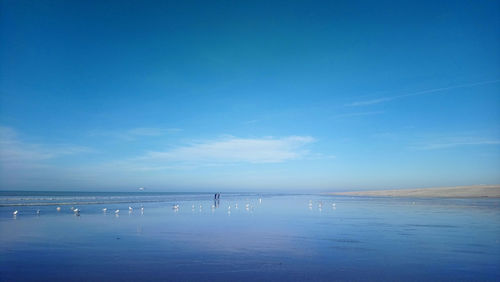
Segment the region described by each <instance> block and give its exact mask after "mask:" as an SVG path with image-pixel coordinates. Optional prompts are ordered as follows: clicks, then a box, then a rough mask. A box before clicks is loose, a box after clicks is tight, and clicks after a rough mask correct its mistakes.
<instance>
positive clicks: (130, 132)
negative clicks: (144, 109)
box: [90, 127, 182, 141]
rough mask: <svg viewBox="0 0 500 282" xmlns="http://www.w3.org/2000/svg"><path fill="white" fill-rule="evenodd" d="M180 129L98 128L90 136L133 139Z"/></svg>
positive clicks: (162, 134)
mask: <svg viewBox="0 0 500 282" xmlns="http://www.w3.org/2000/svg"><path fill="white" fill-rule="evenodd" d="M180 131H182V129H180V128H157V127H136V128H131V129H127V130H99V131H92V132H90V135H92V136H107V137H112V138H118V139H123V140H127V141H133V140H137V139H141V138H145V137H158V136H164V135H168V134H174V133H177V132H180Z"/></svg>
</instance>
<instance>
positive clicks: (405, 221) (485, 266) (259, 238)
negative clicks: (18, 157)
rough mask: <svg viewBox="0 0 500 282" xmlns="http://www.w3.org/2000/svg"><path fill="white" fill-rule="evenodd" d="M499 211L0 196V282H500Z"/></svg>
mask: <svg viewBox="0 0 500 282" xmlns="http://www.w3.org/2000/svg"><path fill="white" fill-rule="evenodd" d="M259 198H260V199H261V201H259ZM310 203H311V205H310ZM333 203H335V207H334V206H333V205H332V204H333ZM176 204H178V205H179V209H173V208H172V206H173V205H176ZM214 204H215V205H217V207H216V208H212V205H214ZM236 204H238V208H236V207H235V205H236ZM247 204H248V208H246V205H247ZM320 204H321V207H320V206H319V205H320ZM499 204H500V201H499V200H498V199H412V198H400V199H397V198H369V197H356V198H351V197H333V196H326V195H277V194H252V193H247V194H238V193H233V194H229V193H223V194H222V196H221V200H220V202H219V203H214V201H213V194H210V193H69V192H68V193H57V192H50V193H47V192H44V193H34V192H24V193H19V192H0V232H1V234H0V280H1V281H33V280H37V281H39V280H50V281H63V280H64V281H68V280H70V281H95V280H105V281H110V280H120V281H123V280H125V281H137V280H162V281H166V280H167V281H266V280H274V281H276V280H286V281H304V280H308V281H335V280H349V281H352V280H378V281H387V280H404V281H408V280H418V281H422V280H440V281H442V280H447V281H457V280H461V281H463V280H469V281H472V280H474V281H478V280H482V281H498V280H499V279H500V263H499V262H500V242H499V240H500V206H499ZM193 205H194V208H193ZM58 206H59V207H61V211H59V212H58V211H57V210H56V207H58ZM72 206H73V207H76V208H79V209H81V212H80V215H79V216H78V215H75V214H74V212H73V211H72V210H71V209H70V208H71V207H72ZM129 206H131V207H133V211H131V212H129V211H128V207H129ZM141 206H142V207H144V212H141V209H140V208H141ZM200 206H201V208H200ZM228 206H231V209H230V210H229V209H228ZM104 207H106V208H108V211H107V212H106V213H104V212H103V211H102V208H104ZM38 209H40V215H36V210H38ZM116 209H120V213H119V215H115V213H114V211H115V210H116ZM14 210H18V214H17V215H16V216H14V215H13V214H12V212H13V211H14Z"/></svg>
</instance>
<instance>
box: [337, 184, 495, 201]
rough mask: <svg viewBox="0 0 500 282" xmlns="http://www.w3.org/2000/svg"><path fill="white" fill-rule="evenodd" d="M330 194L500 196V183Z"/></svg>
mask: <svg viewBox="0 0 500 282" xmlns="http://www.w3.org/2000/svg"><path fill="white" fill-rule="evenodd" d="M328 194H329V195H346V196H375V197H430V198H481V197H488V198H500V185H475V186H455V187H438V188H419V189H398V190H376V191H356V192H335V193H333V192H332V193H328Z"/></svg>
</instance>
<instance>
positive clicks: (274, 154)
mask: <svg viewBox="0 0 500 282" xmlns="http://www.w3.org/2000/svg"><path fill="white" fill-rule="evenodd" d="M0 3H1V7H0V10H1V12H0V20H1V22H0V25H1V26H0V40H1V44H0V62H1V63H0V94H1V100H0V102H1V103H0V137H1V138H0V154H1V155H0V168H1V169H0V189H2V190H13V189H24V190H92V191H100V190H103V191H104V190H106V191H117V190H120V191H132V190H136V189H137V188H138V187H140V186H143V187H146V188H147V189H148V190H150V191H187V190H190V191H191V190H193V191H205V190H206V191H212V190H222V191H229V190H259V191H271V190H273V191H274V190H280V191H330V190H331V191H334V190H354V189H378V188H405V187H429V186H447V185H469V184H497V183H500V126H499V125H500V52H499V50H500V2H499V1H413V2H410V1H359V2H358V1H345V2H342V1H325V2H321V1H171V2H170V1H158V2H156V1H124V0H120V1H20V0H3V1H1V2H0Z"/></svg>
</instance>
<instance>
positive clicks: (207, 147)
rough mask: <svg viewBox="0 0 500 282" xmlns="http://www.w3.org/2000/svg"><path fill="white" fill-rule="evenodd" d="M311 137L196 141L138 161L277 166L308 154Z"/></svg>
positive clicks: (235, 138)
mask: <svg viewBox="0 0 500 282" xmlns="http://www.w3.org/2000/svg"><path fill="white" fill-rule="evenodd" d="M314 141H315V139H314V138H312V137H310V136H290V137H284V138H237V137H233V136H230V137H225V138H221V139H218V140H210V141H203V142H196V143H192V144H189V145H187V146H181V147H177V148H174V149H171V150H167V151H151V152H148V153H147V154H146V155H145V156H143V157H141V158H138V161H141V162H149V163H151V162H153V163H163V164H168V163H191V164H220V163H226V164H227V163H279V162H285V161H289V160H294V159H299V158H301V157H304V156H306V155H307V154H308V150H306V149H305V146H306V145H308V144H310V143H312V142H314Z"/></svg>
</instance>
